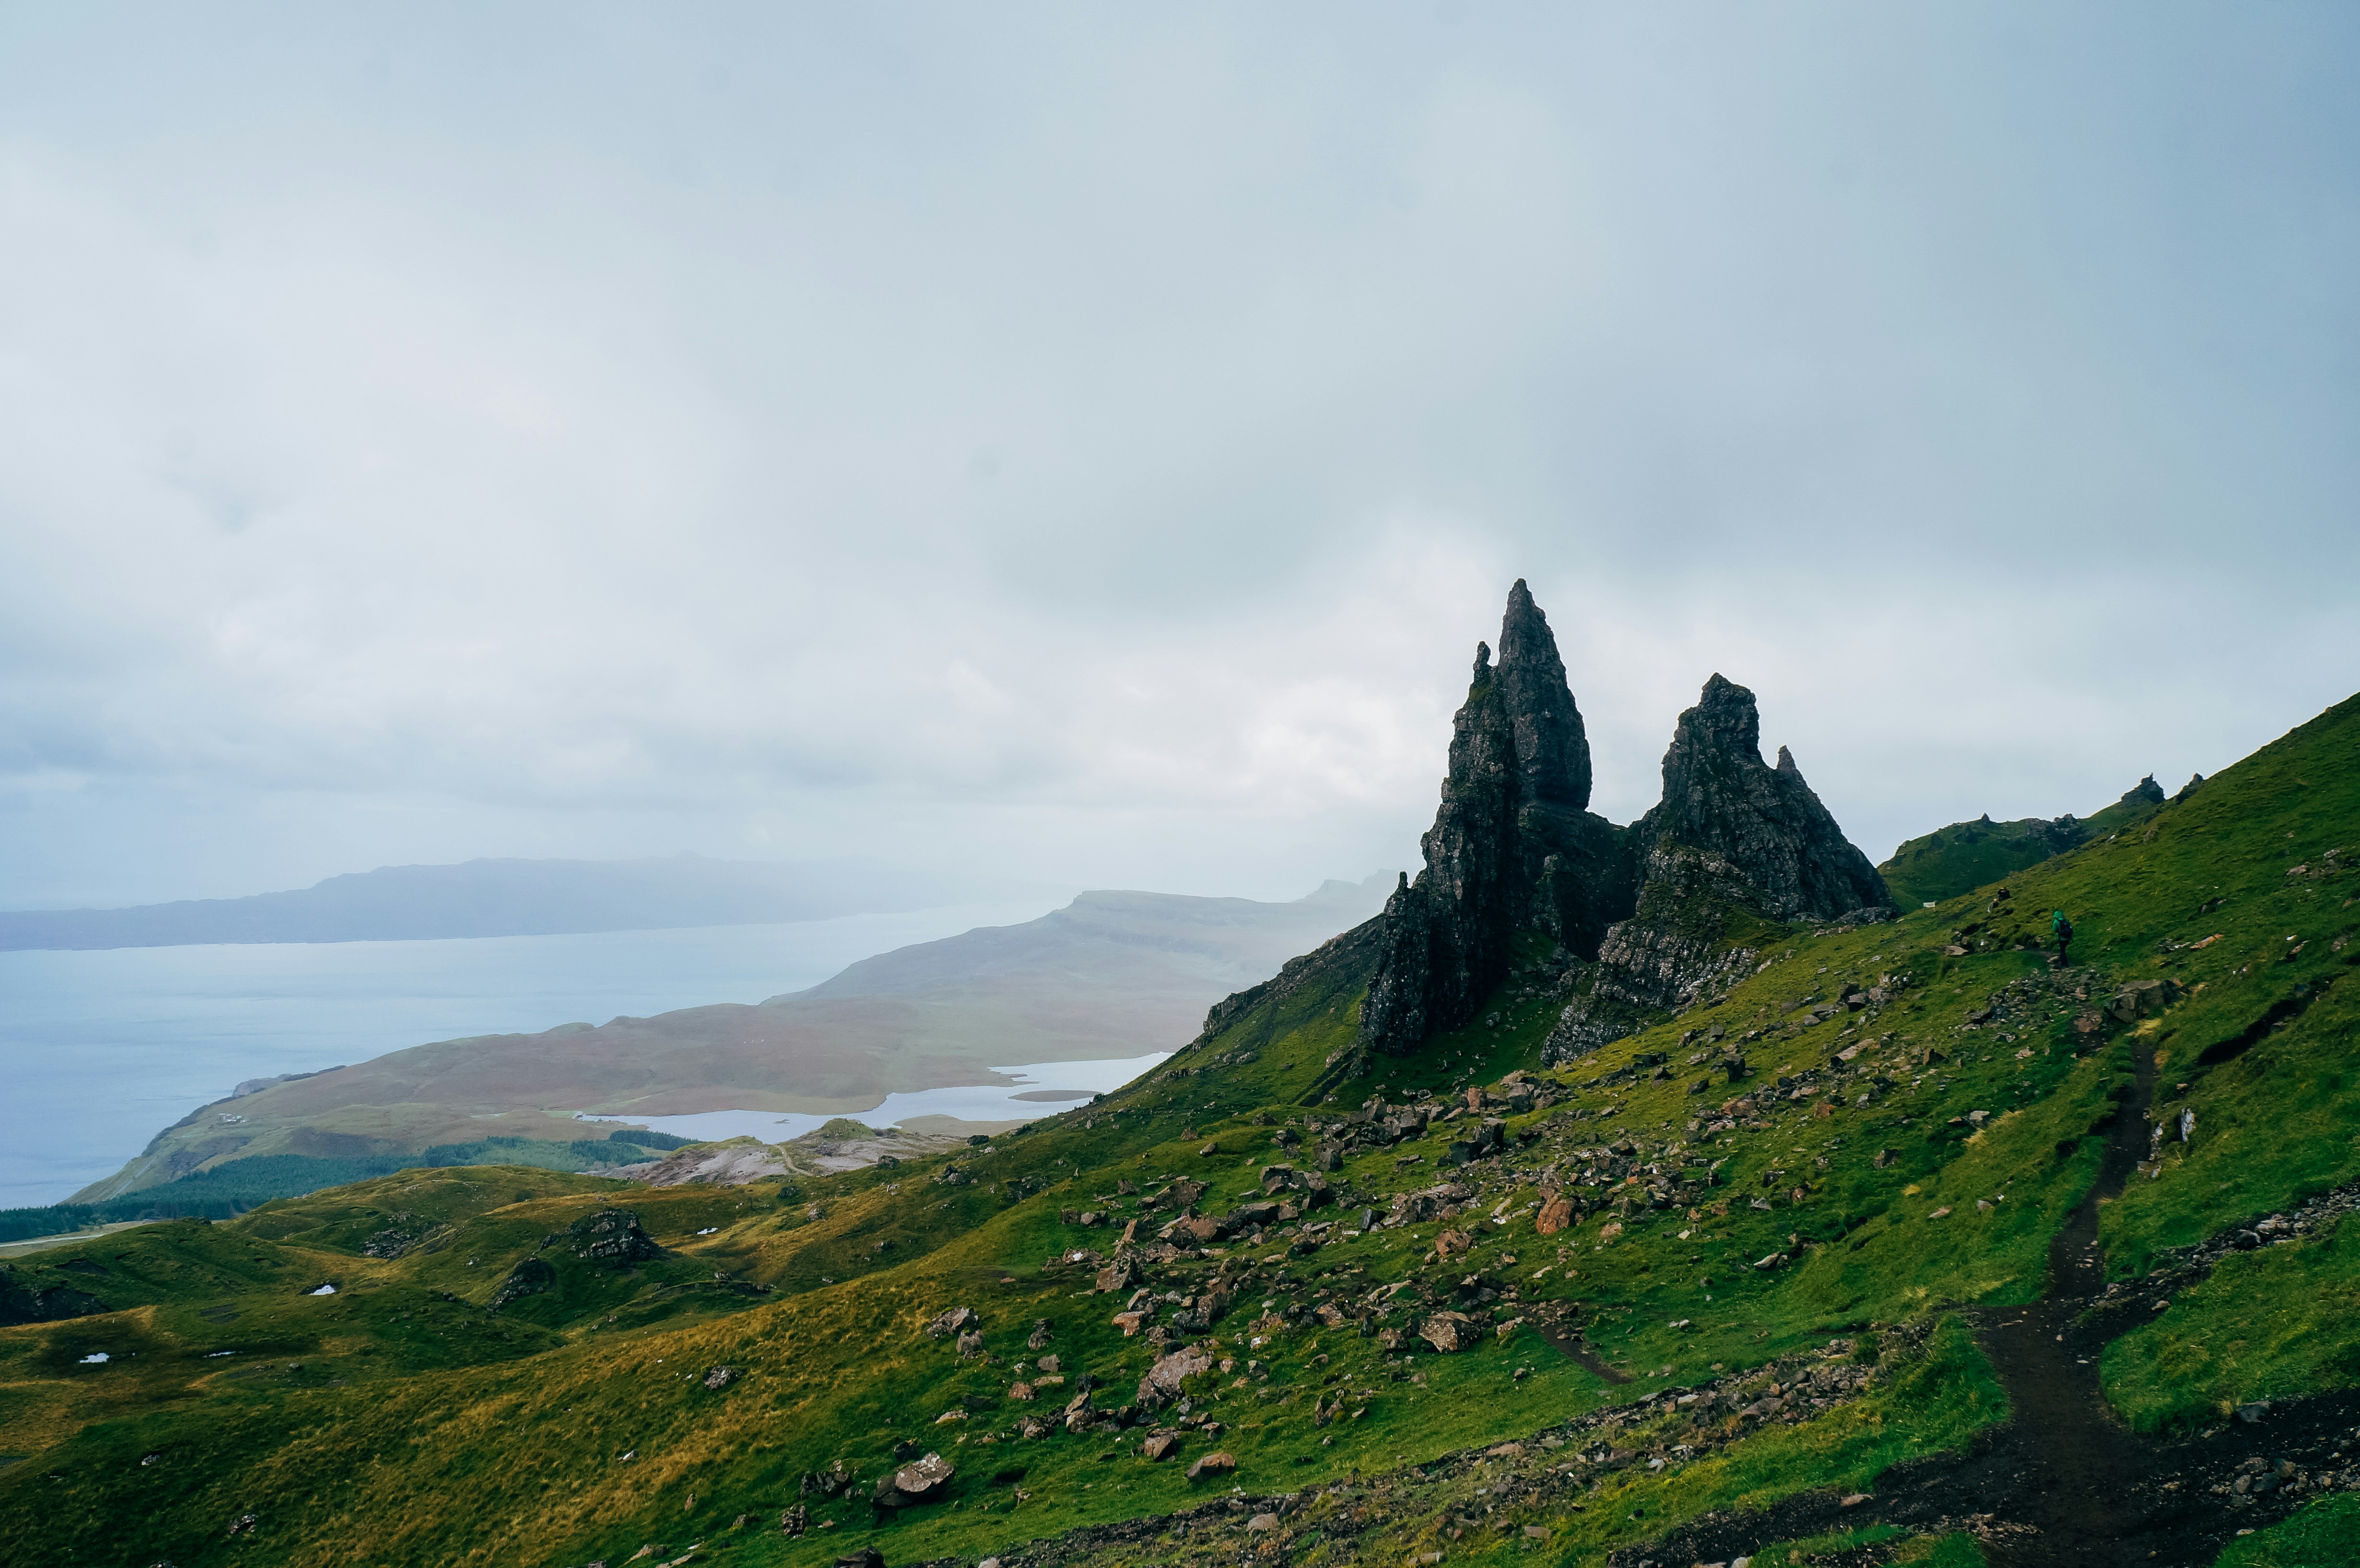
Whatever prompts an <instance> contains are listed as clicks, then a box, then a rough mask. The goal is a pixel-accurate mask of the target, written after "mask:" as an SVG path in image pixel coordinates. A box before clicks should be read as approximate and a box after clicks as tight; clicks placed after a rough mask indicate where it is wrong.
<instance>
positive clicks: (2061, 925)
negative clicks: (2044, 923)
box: [2049, 909, 2073, 967]
mask: <svg viewBox="0 0 2360 1568" xmlns="http://www.w3.org/2000/svg"><path fill="white" fill-rule="evenodd" d="M2049 935H2051V936H2053V937H2055V938H2056V939H2057V963H2058V964H2059V966H2060V967H2062V966H2063V964H2064V963H2065V944H2066V943H2068V942H2071V941H2072V940H2073V922H2072V921H2071V920H2067V919H2066V918H2065V911H2064V910H2062V909H2060V910H2058V911H2057V912H2056V913H2055V914H2053V915H2051V916H2049Z"/></svg>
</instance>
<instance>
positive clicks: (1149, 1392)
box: [1139, 1348, 1213, 1403]
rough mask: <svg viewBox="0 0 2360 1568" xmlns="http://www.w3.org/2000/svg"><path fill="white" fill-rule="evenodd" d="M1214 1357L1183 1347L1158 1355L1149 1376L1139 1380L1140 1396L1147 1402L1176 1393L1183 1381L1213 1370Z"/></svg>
mask: <svg viewBox="0 0 2360 1568" xmlns="http://www.w3.org/2000/svg"><path fill="white" fill-rule="evenodd" d="M1212 1367H1213V1358H1212V1357H1211V1356H1208V1355H1207V1354H1206V1353H1205V1352H1203V1351H1201V1350H1196V1349H1194V1348H1183V1349H1180V1350H1175V1351H1174V1352H1172V1353H1171V1354H1170V1355H1169V1356H1158V1357H1157V1358H1156V1362H1155V1365H1154V1366H1153V1367H1149V1368H1148V1369H1147V1376H1146V1377H1142V1378H1141V1379H1140V1380H1139V1398H1140V1400H1141V1402H1142V1403H1145V1402H1148V1401H1150V1400H1153V1399H1158V1398H1162V1397H1169V1396H1171V1395H1175V1394H1177V1393H1179V1391H1180V1385H1181V1383H1182V1381H1183V1380H1184V1379H1185V1378H1188V1377H1195V1376H1196V1374H1197V1373H1199V1372H1209V1371H1210V1370H1212Z"/></svg>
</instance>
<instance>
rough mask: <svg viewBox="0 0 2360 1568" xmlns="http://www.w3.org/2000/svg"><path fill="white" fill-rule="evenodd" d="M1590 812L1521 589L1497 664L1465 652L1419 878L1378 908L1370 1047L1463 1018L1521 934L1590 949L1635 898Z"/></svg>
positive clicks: (1558, 662)
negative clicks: (1470, 668)
mask: <svg viewBox="0 0 2360 1568" xmlns="http://www.w3.org/2000/svg"><path fill="white" fill-rule="evenodd" d="M1589 804H1590V740H1589V737H1588V735H1586V734H1585V733H1584V731H1583V729H1582V724H1581V711H1580V710H1579V708H1578V707H1576V706H1575V705H1574V701H1573V692H1572V691H1570V690H1569V689H1568V687H1567V685H1566V680H1565V664H1564V661H1563V660H1562V659H1559V658H1558V657H1557V638H1556V637H1555V636H1553V635H1552V634H1551V633H1550V631H1549V626H1548V619H1547V617H1546V616H1545V615H1542V614H1541V611H1540V607H1539V606H1538V605H1536V604H1534V603H1533V596H1532V593H1530V591H1529V590H1527V589H1526V588H1525V586H1524V583H1523V582H1521V581H1519V582H1518V583H1516V585H1515V587H1514V588H1513V589H1512V590H1511V591H1510V592H1509V594H1508V606H1507V613H1506V615H1505V617H1504V618H1503V620H1502V624H1501V627H1500V662H1499V664H1498V666H1497V667H1496V668H1495V667H1494V666H1493V665H1492V663H1491V648H1488V647H1486V646H1484V645H1483V644H1480V643H1479V644H1477V645H1476V648H1475V670H1474V676H1473V679H1472V681H1470V684H1469V686H1468V691H1467V701H1466V702H1465V704H1464V705H1462V706H1461V707H1460V708H1459V713H1458V715H1457V717H1456V718H1455V719H1453V720H1452V724H1451V736H1450V771H1449V774H1448V777H1447V778H1445V779H1444V780H1443V784H1442V806H1441V809H1440V810H1439V811H1437V812H1436V813H1435V818H1434V826H1433V827H1432V828H1430V829H1428V830H1427V831H1426V836H1425V838H1424V839H1423V840H1422V841H1421V845H1422V847H1423V848H1424V850H1425V852H1426V869H1425V870H1423V871H1422V872H1420V873H1419V874H1418V877H1417V880H1416V881H1415V882H1414V883H1413V882H1411V881H1410V880H1409V879H1408V878H1407V877H1404V878H1403V879H1402V883H1401V886H1400V887H1398V888H1396V889H1395V891H1394V893H1393V898H1392V899H1391V901H1389V902H1388V903H1387V904H1386V906H1385V913H1384V916H1383V924H1382V928H1381V930H1380V934H1379V956H1378V962H1377V971H1376V975H1375V976H1374V978H1373V979H1372V980H1371V982H1370V986H1369V995H1368V999H1367V1001H1366V1002H1364V1003H1363V1004H1362V1007H1361V1014H1360V1038H1361V1040H1362V1042H1363V1043H1364V1044H1366V1045H1367V1046H1368V1047H1370V1048H1371V1049H1372V1050H1376V1051H1388V1052H1394V1053H1399V1052H1402V1051H1411V1050H1415V1048H1416V1046H1417V1045H1418V1043H1419V1042H1420V1041H1421V1040H1425V1039H1426V1036H1427V1035H1429V1034H1431V1033H1433V1032H1434V1031H1435V1030H1437V1029H1457V1028H1459V1027H1460V1026H1462V1025H1464V1024H1466V1023H1469V1022H1470V1021H1472V1019H1473V1018H1474V1017H1475V1013H1476V1010H1477V1009H1478V1008H1479V1007H1481V1006H1482V1003H1483V999H1484V998H1485V997H1486V996H1489V995H1490V994H1491V990H1492V989H1493V988H1494V987H1495V986H1497V985H1499V984H1500V981H1501V980H1502V978H1503V977H1504V976H1505V975H1506V973H1507V968H1508V960H1509V955H1510V949H1511V946H1512V943H1513V939H1514V935H1515V932H1516V931H1518V930H1520V929H1530V930H1535V931H1542V932H1544V933H1546V934H1547V935H1549V936H1551V937H1553V938H1554V939H1556V940H1557V941H1558V942H1562V943H1563V944H1564V945H1565V946H1567V947H1568V948H1570V949H1571V950H1573V951H1574V952H1576V953H1582V954H1583V955H1584V956H1588V955H1589V954H1590V953H1595V952H1596V951H1597V946H1598V942H1599V941H1600V939H1601V937H1603V936H1604V934H1605V931H1606V928H1607V926H1608V925H1610V924H1611V923H1612V921H1613V920H1616V919H1619V918H1620V917H1621V916H1622V914H1624V913H1627V912H1628V910H1629V909H1630V906H1631V900H1632V884H1631V870H1630V863H1629V856H1628V855H1626V854H1624V853H1623V851H1622V844H1621V834H1620V833H1618V832H1617V830H1616V829H1615V827H1614V825H1613V824H1612V823H1611V822H1607V821H1606V820H1605V819H1604V818H1602V817H1598V816H1594V815H1592V814H1591V813H1590V811H1589V810H1588V809H1587V808H1588V807H1589Z"/></svg>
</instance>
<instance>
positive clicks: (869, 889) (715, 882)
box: [0, 854, 1030, 951]
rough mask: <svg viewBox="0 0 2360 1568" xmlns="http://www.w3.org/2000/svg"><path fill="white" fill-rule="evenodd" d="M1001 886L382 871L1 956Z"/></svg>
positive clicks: (590, 866) (425, 929)
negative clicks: (34, 950)
mask: <svg viewBox="0 0 2360 1568" xmlns="http://www.w3.org/2000/svg"><path fill="white" fill-rule="evenodd" d="M1029 890H1030V889H1027V888H1025V887H1021V886H1019V885H1017V884H1015V883H1011V882H1010V881H1008V880H1006V879H1005V878H995V877H973V876H967V875H963V874H960V873H956V872H944V871H934V870H927V871H916V870H912V869H910V868H908V867H906V866H889V865H884V864H881V863H880V862H876V861H871V860H858V859H838V860H804V861H743V860H707V859H705V858H704V857H703V856H702V855H686V854H683V855H672V856H668V857H662V858H650V859H646V860H470V861H467V862H464V864H462V865H458V866H380V867H378V868H377V870H375V871H355V872H351V873H347V874H346V875H344V876H341V877H329V878H327V879H326V880H325V881H323V882H319V883H315V884H313V885H312V886H311V887H302V888H297V889H294V890H292V891H290V892H283V893H257V894H254V895H252V896H250V897H247V898H191V899H183V900H181V901H179V902H176V903H169V904H142V905H138V906H137V907H135V908H131V909H25V910H14V911H5V912H0V951H13V950H17V949H24V948H108V947H178V946H183V945H187V944H191V943H196V942H406V941H416V940H421V939H425V938H432V937H481V936H553V935H557V934H560V933H565V932H576V931H663V930H667V929H671V928H674V927H680V926H735V925H765V924H768V923H770V922H771V921H774V920H827V919H830V918H832V917H834V916H837V915H874V914H890V913H893V912H895V911H898V910H903V909H932V908H936V907H939V906H941V905H945V904H962V903H969V902H976V901H979V900H982V899H985V898H1006V897H1010V896H1012V895H1016V894H1020V893H1022V892H1025V891H1029Z"/></svg>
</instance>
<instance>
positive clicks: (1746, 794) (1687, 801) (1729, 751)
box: [1632, 675, 1893, 920]
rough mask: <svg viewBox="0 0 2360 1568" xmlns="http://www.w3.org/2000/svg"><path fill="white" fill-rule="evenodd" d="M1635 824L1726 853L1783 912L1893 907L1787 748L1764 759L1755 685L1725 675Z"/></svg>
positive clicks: (1688, 719) (1645, 835)
mask: <svg viewBox="0 0 2360 1568" xmlns="http://www.w3.org/2000/svg"><path fill="white" fill-rule="evenodd" d="M1632 833H1633V838H1634V839H1635V840H1636V842H1637V843H1638V844H1640V845H1641V846H1642V847H1643V849H1652V848H1654V847H1655V845H1657V844H1664V843H1669V844H1685V845H1688V846H1689V847H1691V848H1695V849H1701V850H1709V851H1712V852H1714V853H1716V854H1718V855H1722V856H1723V857H1725V858H1726V859H1727V861H1728V862H1729V864H1730V866H1732V867H1734V868H1735V870H1736V872H1737V874H1738V875H1739V876H1740V877H1743V879H1744V880H1745V882H1746V883H1747V884H1748V885H1750V886H1751V887H1752V888H1753V889H1754V894H1755V896H1756V898H1757V899H1758V902H1759V906H1760V908H1761V909H1762V911H1763V912H1764V913H1765V914H1767V915H1769V916H1771V917H1773V918H1775V919H1777V920H1793V919H1794V918H1796V917H1797V916H1798V915H1809V916H1816V917H1818V918H1819V919H1821V920H1834V919H1836V918H1838V917H1839V916H1841V915H1845V914H1849V913H1850V912H1852V910H1854V909H1891V908H1892V907H1893V895H1892V894H1891V893H1889V892H1887V891H1886V890H1885V879H1884V878H1883V877H1879V876H1878V875H1877V874H1876V868H1875V867H1874V866H1872V865H1871V864H1870V863H1869V859H1868V856H1866V855H1863V854H1862V853H1861V852H1860V851H1859V850H1858V849H1857V848H1855V847H1854V846H1853V844H1852V841H1851V840H1849V839H1847V838H1845V837H1844V835H1843V830H1842V829H1841V828H1840V827H1838V826H1837V825H1836V820H1835V818H1834V817H1832V816H1830V814H1829V812H1828V809H1827V807H1826V806H1824V805H1822V804H1821V803H1820V801H1819V796H1818V795H1816V794H1814V793H1813V792H1812V790H1811V787H1810V786H1809V785H1808V784H1806V783H1804V782H1803V773H1802V769H1800V768H1797V767H1796V766H1795V758H1794V757H1793V756H1792V755H1791V754H1790V753H1789V752H1788V751H1787V750H1786V747H1785V746H1780V747H1779V748H1778V762H1777V766H1775V768H1774V767H1765V765H1764V763H1763V761H1762V719H1761V715H1760V714H1759V713H1757V712H1756V711H1755V708H1754V693H1753V692H1751V691H1747V690H1746V689H1745V688H1744V687H1743V686H1740V685H1738V684H1737V683H1736V682H1734V681H1729V680H1726V679H1724V678H1723V677H1721V676H1720V675H1715V676H1714V677H1713V678H1712V679H1711V680H1710V681H1706V682H1705V683H1704V692H1703V694H1702V695H1701V696H1700V697H1699V698H1698V700H1697V705H1696V706H1695V707H1693V708H1690V709H1689V710H1688V712H1687V713H1682V714H1681V715H1680V722H1679V724H1678V727H1677V728H1676V729H1675V730H1674V731H1673V732H1672V744H1671V748H1670V749H1669V750H1668V751H1666V752H1665V753H1664V798H1663V800H1662V801H1661V802H1660V803H1659V804H1657V805H1656V807H1655V810H1654V811H1649V812H1648V813H1647V814H1646V815H1645V816H1644V817H1642V818H1640V819H1639V821H1638V822H1637V823H1636V824H1635V825H1634V826H1633V829H1632Z"/></svg>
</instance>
